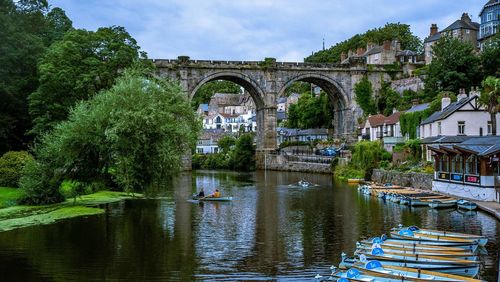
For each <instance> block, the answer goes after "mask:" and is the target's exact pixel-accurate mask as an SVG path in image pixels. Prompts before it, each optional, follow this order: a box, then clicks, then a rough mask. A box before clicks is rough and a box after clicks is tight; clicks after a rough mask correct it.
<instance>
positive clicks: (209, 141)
mask: <svg viewBox="0 0 500 282" xmlns="http://www.w3.org/2000/svg"><path fill="white" fill-rule="evenodd" d="M222 136H224V135H223V131H222V130H204V131H203V133H202V134H201V136H200V137H199V138H198V141H197V143H196V153H198V154H214V153H218V152H219V145H218V142H219V139H220V138H221V137H222Z"/></svg>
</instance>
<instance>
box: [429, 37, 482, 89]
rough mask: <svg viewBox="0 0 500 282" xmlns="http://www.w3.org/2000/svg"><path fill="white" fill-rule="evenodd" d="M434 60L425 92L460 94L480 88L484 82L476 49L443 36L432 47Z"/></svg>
mask: <svg viewBox="0 0 500 282" xmlns="http://www.w3.org/2000/svg"><path fill="white" fill-rule="evenodd" d="M432 52H433V55H434V58H433V59H432V62H431V63H430V64H429V66H428V69H427V71H426V76H425V79H424V83H425V90H426V91H427V92H428V93H432V94H437V93H438V92H439V91H441V90H444V91H451V92H453V93H458V91H459V90H460V89H461V88H465V89H470V88H471V87H473V86H479V84H480V83H481V80H482V74H481V68H480V60H479V57H478V56H476V54H475V50H474V47H473V46H472V45H470V44H469V43H465V42H462V41H460V40H458V39H456V38H453V37H451V36H443V37H441V39H439V40H438V41H437V42H436V44H434V46H433V47H432Z"/></svg>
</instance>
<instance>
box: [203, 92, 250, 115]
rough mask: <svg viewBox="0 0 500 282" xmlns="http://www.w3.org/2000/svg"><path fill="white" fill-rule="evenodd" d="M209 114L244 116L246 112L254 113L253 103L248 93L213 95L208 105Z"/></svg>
mask: <svg viewBox="0 0 500 282" xmlns="http://www.w3.org/2000/svg"><path fill="white" fill-rule="evenodd" d="M208 107H209V112H210V113H211V114H214V113H224V114H231V115H240V114H246V113H247V112H248V111H252V112H254V113H255V103H254V101H253V99H252V97H251V96H250V94H248V93H244V94H228V93H215V94H214V96H213V97H212V98H211V99H210V103H209V104H208Z"/></svg>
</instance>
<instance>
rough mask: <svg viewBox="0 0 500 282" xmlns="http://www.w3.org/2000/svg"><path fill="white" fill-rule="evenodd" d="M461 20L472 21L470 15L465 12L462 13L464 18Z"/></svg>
mask: <svg viewBox="0 0 500 282" xmlns="http://www.w3.org/2000/svg"><path fill="white" fill-rule="evenodd" d="M461 20H462V21H464V22H468V23H470V22H471V19H470V17H469V14H467V13H463V14H462V18H461Z"/></svg>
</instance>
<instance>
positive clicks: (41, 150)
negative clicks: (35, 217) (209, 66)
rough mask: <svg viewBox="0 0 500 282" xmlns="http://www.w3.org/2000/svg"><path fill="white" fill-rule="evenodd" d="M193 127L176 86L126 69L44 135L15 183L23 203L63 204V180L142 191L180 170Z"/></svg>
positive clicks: (196, 123)
mask: <svg viewBox="0 0 500 282" xmlns="http://www.w3.org/2000/svg"><path fill="white" fill-rule="evenodd" d="M199 130H200V122H199V120H198V118H197V116H196V114H195V113H194V112H193V111H192V109H191V107H190V104H189V101H188V100H187V98H186V96H185V95H184V94H183V93H182V90H181V87H180V85H179V84H177V83H171V82H168V81H164V80H159V79H155V78H152V77H144V76H142V75H140V74H138V73H137V72H135V71H127V72H125V74H124V76H123V77H121V78H119V79H117V82H116V84H115V85H114V86H113V87H112V88H111V89H109V90H106V91H104V92H102V93H100V94H99V95H95V96H93V97H92V98H91V99H89V100H86V101H81V102H80V103H78V104H77V105H76V106H75V107H74V108H73V109H72V110H71V112H70V114H69V118H68V120H66V121H63V122H61V123H59V124H58V125H56V126H55V128H54V130H53V131H51V132H50V133H47V134H45V135H43V137H42V138H41V142H40V143H39V144H38V145H37V146H36V147H35V158H36V161H35V162H32V163H30V164H28V165H27V166H26V169H25V174H24V176H23V178H22V179H21V187H22V188H23V189H24V190H25V192H26V195H27V197H26V199H25V202H27V203H32V204H45V203H53V202H58V201H61V200H62V199H63V197H62V195H61V193H60V191H59V187H60V185H61V183H62V182H63V181H64V180H66V179H70V180H76V181H78V182H81V183H84V184H90V183H104V184H105V185H106V186H107V187H115V189H122V190H125V191H135V190H142V189H144V188H145V187H147V186H148V185H149V184H151V183H155V182H157V181H160V180H162V179H164V178H165V177H168V176H171V175H172V174H173V173H175V172H177V171H179V169H180V164H181V158H182V156H183V155H184V154H185V153H186V150H188V149H189V148H191V147H192V146H194V144H195V142H196V139H197V135H198V132H199Z"/></svg>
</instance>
